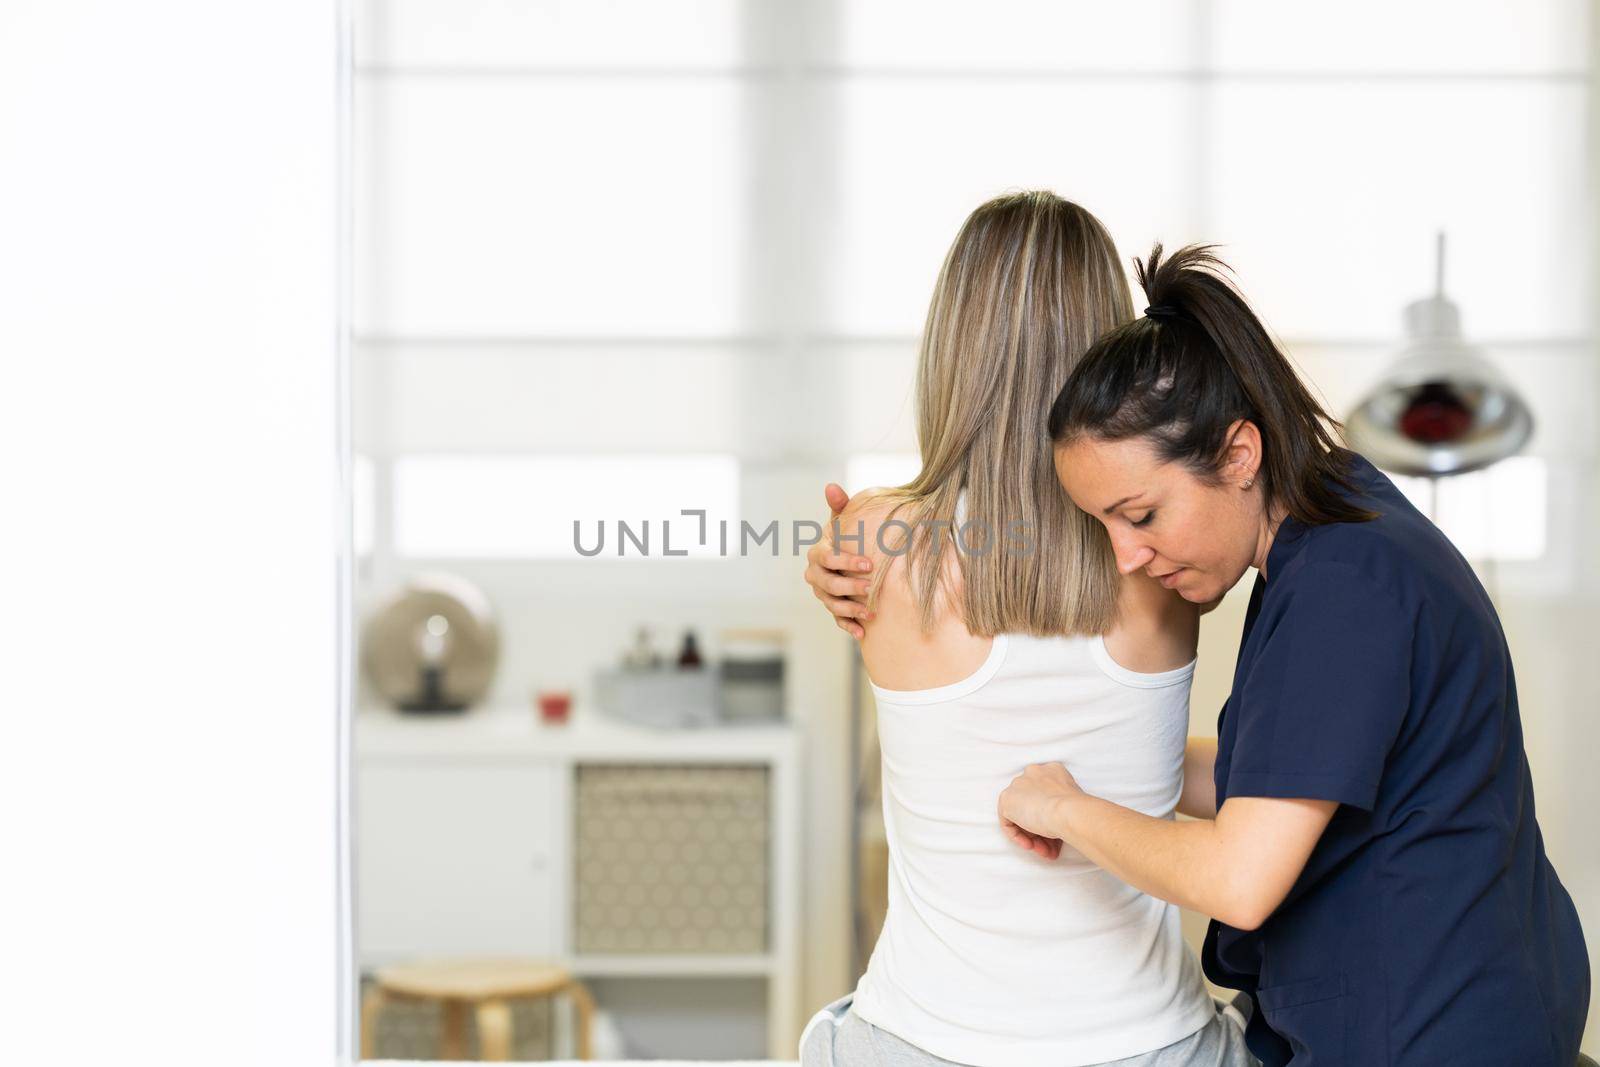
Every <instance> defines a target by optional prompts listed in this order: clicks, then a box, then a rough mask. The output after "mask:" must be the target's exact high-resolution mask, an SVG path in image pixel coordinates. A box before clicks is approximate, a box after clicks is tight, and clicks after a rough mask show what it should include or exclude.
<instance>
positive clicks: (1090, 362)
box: [1049, 244, 1377, 526]
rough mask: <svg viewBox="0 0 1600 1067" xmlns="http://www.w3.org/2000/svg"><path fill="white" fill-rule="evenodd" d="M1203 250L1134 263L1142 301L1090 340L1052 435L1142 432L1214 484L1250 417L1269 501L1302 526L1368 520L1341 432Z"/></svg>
mask: <svg viewBox="0 0 1600 1067" xmlns="http://www.w3.org/2000/svg"><path fill="white" fill-rule="evenodd" d="M1212 247H1213V246H1211V245H1189V246H1187V247H1185V248H1182V249H1179V250H1178V251H1177V252H1176V253H1174V254H1173V255H1171V256H1169V257H1166V258H1163V256H1162V250H1161V245H1160V244H1157V245H1156V246H1155V247H1154V248H1153V249H1151V251H1150V258H1149V261H1148V262H1144V263H1141V262H1140V261H1138V260H1134V267H1135V270H1136V271H1137V273H1138V277H1139V284H1140V286H1141V287H1142V288H1143V289H1144V292H1145V296H1146V298H1147V299H1148V300H1149V303H1150V306H1149V307H1148V308H1146V309H1145V314H1144V316H1143V317H1142V318H1137V319H1134V320H1133V321H1132V322H1130V323H1128V324H1127V325H1125V326H1121V327H1118V328H1117V329H1115V330H1112V331H1111V332H1110V333H1108V334H1106V335H1105V336H1104V337H1102V338H1101V339H1100V340H1099V341H1097V342H1096V343H1095V345H1094V347H1092V348H1091V349H1090V350H1089V351H1088V352H1087V353H1085V355H1084V357H1083V359H1082V360H1081V361H1080V362H1079V363H1078V365H1077V366H1076V367H1074V368H1073V371H1072V373H1071V375H1070V376H1069V377H1068V378H1067V382H1066V384H1065V385H1064V386H1062V388H1061V392H1060V393H1059V394H1057V396H1056V401H1055V404H1054V405H1053V406H1052V407H1051V409H1050V423H1049V429H1050V438H1051V440H1052V441H1054V442H1055V443H1056V444H1058V445H1060V444H1066V443H1069V442H1070V441H1072V440H1074V439H1076V438H1077V437H1079V436H1081V435H1085V434H1087V435H1090V436H1093V437H1097V438H1101V439H1104V440H1111V441H1116V440H1122V439H1125V438H1131V437H1141V438H1144V439H1146V440H1148V441H1149V442H1150V443H1151V444H1152V445H1154V447H1155V449H1156V454H1157V455H1158V456H1160V458H1161V459H1162V460H1163V461H1164V462H1169V463H1170V462H1178V463H1182V464H1184V465H1185V466H1186V467H1188V468H1189V470H1191V471H1192V472H1193V473H1194V474H1195V475H1196V476H1198V477H1200V478H1203V479H1205V480H1206V481H1208V482H1210V483H1212V484H1216V483H1217V482H1218V480H1219V478H1220V472H1221V470H1222V467H1223V464H1224V463H1225V461H1226V448H1225V446H1226V445H1227V433H1228V428H1229V427H1231V426H1232V425H1233V424H1234V423H1235V422H1236V421H1237V420H1240V419H1248V420H1249V421H1250V422H1253V423H1254V424H1255V426H1256V428H1257V429H1258V430H1259V431H1260V432H1261V448H1262V460H1261V469H1260V470H1259V471H1257V472H1256V478H1257V479H1258V480H1259V481H1260V482H1261V488H1262V491H1263V493H1264V494H1265V496H1266V498H1267V501H1268V503H1269V505H1270V504H1280V505H1282V506H1283V507H1284V508H1285V509H1286V510H1287V511H1288V513H1289V514H1290V515H1292V516H1294V518H1296V519H1298V520H1299V521H1300V522H1302V523H1305V524H1306V525H1310V526H1316V525H1322V524H1324V523H1330V522H1365V521H1367V520H1370V519H1374V518H1376V517H1377V515H1376V514H1375V513H1374V512H1371V511H1367V510H1364V509H1362V508H1359V507H1356V506H1355V505H1354V504H1352V503H1350V502H1349V501H1348V500H1346V499H1345V498H1344V496H1343V495H1341V492H1340V490H1343V491H1344V492H1347V493H1354V492H1355V491H1356V490H1355V486H1354V485H1352V484H1351V481H1350V462H1351V460H1352V458H1353V457H1354V455H1355V453H1353V452H1351V451H1350V450H1349V449H1348V448H1345V447H1344V445H1343V443H1342V440H1343V439H1342V436H1341V431H1342V430H1343V427H1342V426H1341V425H1340V424H1339V422H1338V421H1336V420H1335V419H1333V418H1332V417H1331V416H1330V415H1329V414H1328V413H1327V411H1325V410H1324V409H1323V407H1322V405H1321V404H1320V403H1318V402H1317V400H1316V398H1315V397H1313V396H1312V395H1311V393H1310V391H1309V390H1308V389H1307V388H1306V387H1305V384H1304V383H1303V382H1301V380H1300V376H1299V375H1298V374H1297V373H1296V372H1295V368H1294V365H1293V364H1291V363H1290V362H1289V358H1288V357H1287V356H1286V355H1284V353H1283V351H1282V350H1281V349H1280V348H1279V347H1278V345H1277V344H1276V343H1275V342H1274V341H1273V340H1272V337H1271V335H1270V334H1268V332H1267V328H1266V327H1265V326H1263V325H1262V323H1261V320H1260V319H1259V318H1257V317H1256V315H1255V313H1254V312H1253V311H1251V310H1250V305H1249V304H1247V303H1246V302H1245V299H1244V297H1243V296H1242V295H1241V294H1240V293H1239V291H1238V289H1237V288H1235V286H1234V284H1233V282H1232V281H1231V280H1230V279H1229V277H1228V275H1227V271H1228V268H1227V265H1226V264H1224V263H1223V262H1222V261H1221V260H1220V259H1218V258H1217V256H1216V255H1215V254H1214V253H1213V252H1212Z"/></svg>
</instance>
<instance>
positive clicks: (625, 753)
mask: <svg viewBox="0 0 1600 1067" xmlns="http://www.w3.org/2000/svg"><path fill="white" fill-rule="evenodd" d="M353 721H354V734H355V738H354V745H355V753H356V758H357V759H361V760H370V759H388V758H406V757H412V756H459V757H486V758H494V757H503V756H504V757H515V756H532V755H547V756H553V757H562V758H567V759H616V758H623V759H630V760H660V761H663V762H667V761H676V760H697V759H721V760H729V759H752V760H761V761H766V760H773V759H781V758H786V757H788V756H790V755H792V753H793V752H794V750H795V746H796V745H797V743H798V731H797V730H796V729H795V727H794V726H793V724H790V723H781V724H774V723H760V724H749V725H731V726H706V727H673V728H656V727H649V726H638V725H634V724H632V723H627V722H622V721H619V720H615V719H610V718H607V717H606V716H605V715H604V714H602V713H599V712H594V711H589V712H587V713H586V714H585V713H578V714H574V716H573V717H572V720H571V721H570V722H567V723H564V724H550V723H545V722H543V721H541V720H540V718H539V714H538V712H537V711H535V710H534V709H532V708H512V707H493V706H490V707H483V708H474V709H472V710H470V711H464V712H453V713H451V712H440V713H429V714H413V713H407V712H399V711H394V710H390V709H384V708H365V709H362V710H360V711H358V712H356V714H355V716H354V720H353Z"/></svg>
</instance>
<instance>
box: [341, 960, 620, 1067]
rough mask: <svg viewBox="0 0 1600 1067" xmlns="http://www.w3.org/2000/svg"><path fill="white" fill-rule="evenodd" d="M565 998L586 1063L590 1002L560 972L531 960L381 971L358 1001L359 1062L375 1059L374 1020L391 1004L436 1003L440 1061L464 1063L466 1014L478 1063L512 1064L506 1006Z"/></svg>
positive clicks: (423, 965) (426, 965)
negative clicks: (473, 1027)
mask: <svg viewBox="0 0 1600 1067" xmlns="http://www.w3.org/2000/svg"><path fill="white" fill-rule="evenodd" d="M563 993H564V994H566V995H567V996H568V997H570V998H571V999H572V1004H573V1007H575V1008H576V1009H577V1013H578V1019H577V1024H578V1025H577V1030H578V1034H577V1038H578V1058H579V1059H580V1060H587V1059H589V1058H591V1056H590V1049H589V1036H590V1034H589V1031H590V1027H591V1025H592V1023H593V1019H594V999H593V998H592V997H590V996H589V991H588V990H587V989H585V988H584V986H583V983H582V982H579V981H578V980H577V979H576V978H574V977H572V975H571V974H570V973H569V972H568V971H567V969H566V968H564V967H559V966H556V965H555V964H552V963H539V962H537V961H532V960H508V959H460V960H426V961H422V962H418V963H406V964H400V965H397V966H394V967H384V968H382V969H381V970H379V971H378V973H377V975H376V980H375V981H374V982H373V983H372V986H371V988H369V989H368V990H367V995H366V996H365V997H363V998H362V1001H361V1058H362V1059H364V1060H366V1059H374V1058H376V1057H375V1054H376V1051H377V1029H378V1014H379V1013H380V1012H381V1011H382V1010H383V1005H384V1004H385V1003H386V1002H387V1001H390V1000H413V1001H416V1000H420V1001H433V1002H437V1003H438V1004H439V1006H440V1007H441V1008H442V1009H443V1013H444V1033H443V1036H442V1039H441V1041H440V1047H439V1052H440V1056H441V1058H443V1059H447V1060H464V1059H466V1058H467V1009H468V1008H471V1009H472V1011H473V1013H474V1014H475V1015H476V1017H477V1020H478V1057H479V1059H483V1060H509V1059H510V1058H511V1005H510V1004H508V1003H507V1001H510V1000H518V999H523V998H533V997H554V996H558V995H560V994H563Z"/></svg>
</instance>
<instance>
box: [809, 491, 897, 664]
mask: <svg viewBox="0 0 1600 1067" xmlns="http://www.w3.org/2000/svg"><path fill="white" fill-rule="evenodd" d="M824 495H825V496H826V497H827V500H828V508H829V511H830V515H829V518H828V523H827V525H826V527H825V528H824V530H823V533H822V540H821V541H819V542H817V543H816V544H814V545H812V546H811V548H810V549H809V550H808V551H807V552H806V570H805V579H806V583H807V584H808V585H810V586H811V592H812V594H813V595H814V596H816V598H817V599H818V600H820V601H822V605H823V607H825V608H827V609H828V611H829V612H831V613H832V614H833V616H834V620H833V621H834V624H835V625H837V626H838V627H839V629H841V630H843V631H844V632H845V633H847V634H849V635H850V636H851V637H853V638H855V639H856V640H858V641H859V640H861V639H862V638H863V637H865V636H866V629H865V623H867V622H870V621H871V620H872V614H871V613H870V612H869V611H868V610H867V593H868V591H869V590H870V589H871V588H872V577H873V571H874V568H876V567H878V566H879V565H880V564H881V563H882V562H883V559H884V554H883V552H882V550H881V548H880V547H879V544H878V534H879V531H880V530H881V528H882V526H883V522H884V520H885V518H887V516H888V513H889V511H890V509H891V507H892V505H891V504H890V502H889V501H888V500H887V499H885V498H884V496H883V494H882V492H881V491H879V490H874V489H864V490H862V491H861V492H859V493H857V494H856V495H855V496H854V497H850V496H847V495H846V494H845V491H844V490H843V489H841V488H840V487H839V486H838V485H835V484H833V483H832V482H830V483H828V486H827V488H826V489H825V490H824ZM835 523H837V524H838V532H839V538H838V544H837V545H835V543H834V524H835ZM851 550H853V551H851Z"/></svg>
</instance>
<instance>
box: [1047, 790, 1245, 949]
mask: <svg viewBox="0 0 1600 1067" xmlns="http://www.w3.org/2000/svg"><path fill="white" fill-rule="evenodd" d="M1056 810H1057V815H1056V819H1055V823H1056V825H1055V826H1054V827H1053V828H1052V829H1053V830H1054V831H1055V836H1056V837H1059V838H1060V839H1061V840H1062V841H1064V842H1066V843H1067V844H1068V845H1071V846H1072V847H1073V848H1076V849H1077V850H1078V851H1079V852H1082V853H1083V854H1084V856H1086V857H1087V858H1088V859H1089V861H1090V862H1092V863H1094V864H1095V865H1096V866H1098V867H1103V868H1104V869H1105V870H1107V871H1110V872H1111V873H1112V874H1114V875H1116V876H1117V877H1118V878H1120V879H1122V880H1123V881H1124V882H1127V883H1128V884H1129V885H1131V886H1133V887H1134V888H1135V889H1139V890H1142V891H1143V892H1146V893H1149V894H1150V895H1151V896H1153V897H1160V898H1161V899H1162V900H1166V901H1170V902H1171V903H1173V904H1177V905H1179V906H1180V907H1184V908H1188V909H1190V910H1191V911H1197V912H1200V913H1201V914H1202V915H1208V916H1211V917H1213V918H1216V919H1221V920H1222V921H1223V922H1226V923H1229V924H1230V925H1235V926H1242V925H1244V923H1245V922H1247V921H1250V920H1252V919H1253V916H1248V915H1245V914H1244V913H1243V912H1241V911H1239V910H1238V909H1237V908H1236V907H1235V904H1236V902H1237V899H1238V898H1237V894H1236V893H1235V891H1234V888H1233V884H1232V883H1233V880H1234V879H1233V876H1232V874H1231V873H1230V868H1229V864H1228V862H1227V856H1226V853H1225V850H1224V848H1223V847H1222V846H1223V842H1222V841H1221V840H1220V838H1219V835H1218V833H1217V825H1216V823H1215V822H1213V821H1211V820H1196V821H1193V822H1178V821H1176V820H1172V819H1156V818H1152V817H1151V816H1149V815H1145V814H1143V813H1142V812H1137V811H1133V810H1132V809H1130V808H1124V807H1122V806H1121V805H1120V804H1113V803H1112V802H1111V801H1109V800H1102V799H1100V798H1099V797H1093V796H1089V795H1088V794H1087V793H1078V794H1076V795H1074V796H1071V797H1064V798H1062V799H1061V800H1060V801H1058V802H1057V805H1056ZM1235 920H1240V921H1238V922H1235Z"/></svg>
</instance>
